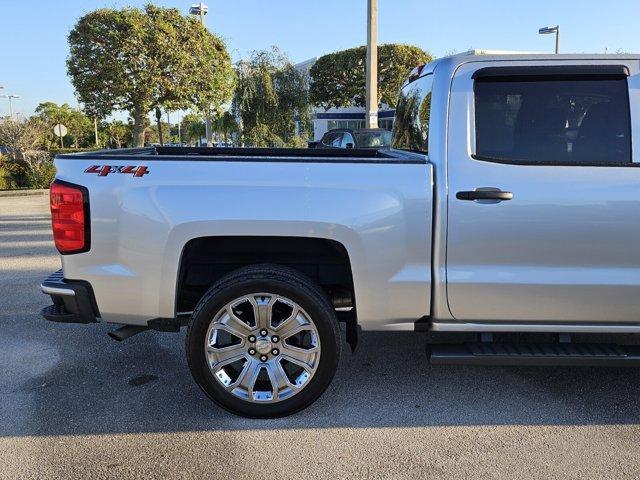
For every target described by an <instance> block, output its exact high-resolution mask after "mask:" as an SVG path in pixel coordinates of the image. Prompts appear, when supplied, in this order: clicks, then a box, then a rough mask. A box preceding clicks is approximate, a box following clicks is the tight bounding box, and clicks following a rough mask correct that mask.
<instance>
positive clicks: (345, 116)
mask: <svg viewBox="0 0 640 480" xmlns="http://www.w3.org/2000/svg"><path fill="white" fill-rule="evenodd" d="M316 60H317V59H316V58H310V59H309V60H305V61H304V62H300V63H297V64H296V65H295V68H296V70H298V71H299V72H301V73H304V74H305V75H306V76H307V78H309V71H310V70H311V67H312V66H313V64H314V63H316ZM395 113H396V112H395V109H393V108H391V107H390V106H388V105H385V104H382V106H381V108H380V110H378V126H379V127H380V128H385V129H387V130H391V129H392V128H393V119H394V117H395ZM312 120H313V140H314V141H318V140H320V139H321V138H322V136H323V135H324V134H325V133H326V132H327V131H328V130H331V129H332V128H364V127H365V108H364V107H356V106H352V107H339V108H329V109H327V110H325V109H324V108H322V107H317V106H314V107H313V114H312Z"/></svg>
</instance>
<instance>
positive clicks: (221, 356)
mask: <svg viewBox="0 0 640 480" xmlns="http://www.w3.org/2000/svg"><path fill="white" fill-rule="evenodd" d="M207 352H209V353H211V354H213V355H214V357H215V358H214V359H215V363H214V364H213V365H214V366H216V367H217V366H223V365H227V364H229V363H233V362H236V361H238V360H240V359H242V358H244V357H246V352H245V351H244V347H241V346H240V345H233V346H231V347H223V348H216V347H211V346H210V347H207Z"/></svg>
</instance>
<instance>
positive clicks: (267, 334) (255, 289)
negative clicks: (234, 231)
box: [186, 265, 340, 417]
mask: <svg viewBox="0 0 640 480" xmlns="http://www.w3.org/2000/svg"><path fill="white" fill-rule="evenodd" d="M186 347H187V360H188V362H189V367H190V368H191V373H192V374H193V377H194V378H195V380H196V382H197V383H198V385H199V386H200V387H201V388H202V390H203V391H204V392H205V393H206V394H207V395H208V396H209V398H211V399H212V400H213V401H215V402H216V403H218V404H219V405H220V406H222V407H223V408H225V409H227V410H229V411H231V412H233V413H236V414H239V415H243V416H248V417H278V416H285V415H289V414H291V413H294V412H296V411H298V410H301V409H303V408H305V407H307V406H308V405H310V404H311V403H313V402H314V401H315V400H316V399H317V398H318V397H319V396H320V395H321V394H322V392H323V391H324V390H325V389H326V387H327V386H328V385H329V383H330V382H331V379H332V378H333V375H334V373H335V370H336V368H337V364H338V358H339V351H340V344H339V330H338V325H337V321H336V316H335V312H334V310H333V306H332V304H331V302H330V300H329V299H328V297H327V295H326V294H325V293H324V292H323V291H322V289H320V287H319V286H318V285H316V284H315V283H314V282H313V281H312V280H311V279H309V278H307V277H305V276H304V275H301V274H300V273H299V272H296V271H295V270H292V269H289V268H285V267H280V266H273V265H257V266H251V267H246V268H242V269H240V270H237V271H235V272H233V273H231V274H230V275H228V276H227V277H224V278H222V279H221V280H220V281H218V282H217V283H216V284H215V285H214V286H213V287H211V289H210V290H209V291H208V292H207V293H206V294H205V295H204V296H203V298H202V299H201V300H200V302H199V303H198V306H197V307H196V309H195V310H194V312H193V315H192V317H191V321H190V324H189V331H188V334H187V345H186Z"/></svg>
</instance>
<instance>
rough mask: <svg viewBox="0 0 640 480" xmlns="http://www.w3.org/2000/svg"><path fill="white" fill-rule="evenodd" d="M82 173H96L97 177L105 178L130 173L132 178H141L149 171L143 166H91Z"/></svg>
mask: <svg viewBox="0 0 640 480" xmlns="http://www.w3.org/2000/svg"><path fill="white" fill-rule="evenodd" d="M84 173H97V174H98V176H99V177H106V176H107V175H109V174H110V173H130V174H132V175H133V176H134V177H142V176H143V175H146V174H147V173H149V169H148V168H147V167H146V166H144V165H140V166H138V165H120V166H114V165H91V166H90V167H89V168H87V169H86V170H85V171H84Z"/></svg>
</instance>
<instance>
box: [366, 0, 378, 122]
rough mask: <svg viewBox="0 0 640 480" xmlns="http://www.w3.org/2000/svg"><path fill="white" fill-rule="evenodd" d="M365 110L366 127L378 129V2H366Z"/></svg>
mask: <svg viewBox="0 0 640 480" xmlns="http://www.w3.org/2000/svg"><path fill="white" fill-rule="evenodd" d="M366 109H367V112H366V113H365V115H366V117H365V124H366V127H367V128H378V0H367V80H366Z"/></svg>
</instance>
